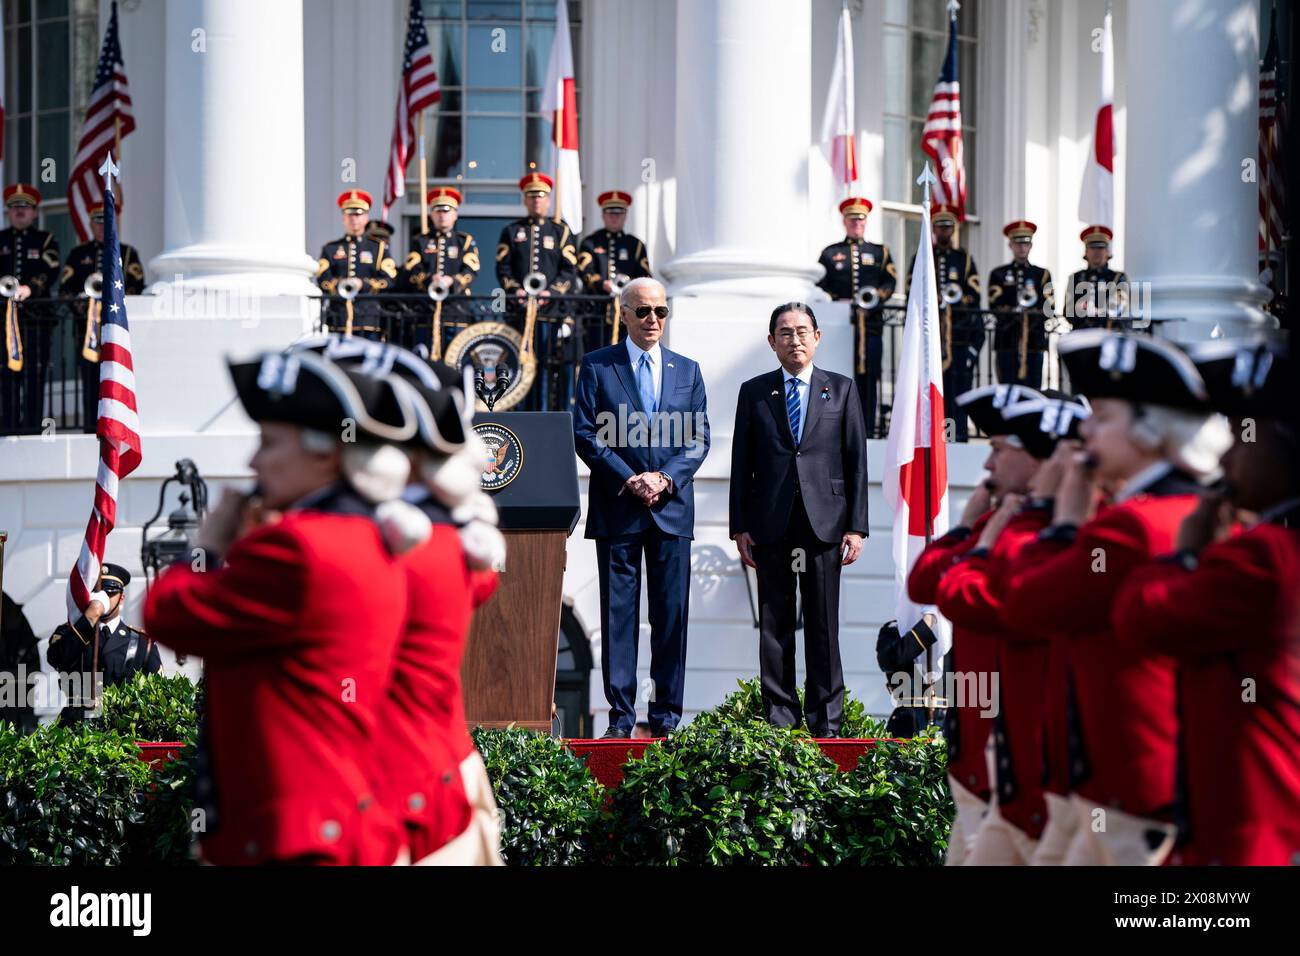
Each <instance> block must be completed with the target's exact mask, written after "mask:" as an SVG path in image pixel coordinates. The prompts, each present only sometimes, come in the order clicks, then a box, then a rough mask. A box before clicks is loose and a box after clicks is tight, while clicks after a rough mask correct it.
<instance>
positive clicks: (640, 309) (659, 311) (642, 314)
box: [636, 305, 668, 319]
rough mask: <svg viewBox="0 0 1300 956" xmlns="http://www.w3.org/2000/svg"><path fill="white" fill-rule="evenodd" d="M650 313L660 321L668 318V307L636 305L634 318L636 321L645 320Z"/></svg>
mask: <svg viewBox="0 0 1300 956" xmlns="http://www.w3.org/2000/svg"><path fill="white" fill-rule="evenodd" d="M651 312H653V313H654V314H655V315H657V316H658V317H659V318H661V319H666V318H668V306H666V305H654V306H651V305H638V306H637V307H636V317H637V318H638V319H644V318H647V317H648V316H649V315H650V313H651Z"/></svg>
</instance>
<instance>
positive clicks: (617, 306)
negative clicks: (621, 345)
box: [609, 296, 623, 345]
mask: <svg viewBox="0 0 1300 956" xmlns="http://www.w3.org/2000/svg"><path fill="white" fill-rule="evenodd" d="M610 308H611V309H612V310H613V315H614V331H613V332H611V333H610V337H609V344H610V345H618V326H619V320H620V319H621V318H622V317H623V303H622V301H621V300H620V298H619V297H618V296H614V303H613V305H612V306H611V307H610Z"/></svg>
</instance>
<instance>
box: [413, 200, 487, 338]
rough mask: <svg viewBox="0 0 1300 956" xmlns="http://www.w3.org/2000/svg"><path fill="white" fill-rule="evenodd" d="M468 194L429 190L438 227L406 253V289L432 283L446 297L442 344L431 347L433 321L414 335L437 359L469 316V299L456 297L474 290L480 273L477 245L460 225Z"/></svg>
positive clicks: (423, 287) (425, 288)
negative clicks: (458, 221) (462, 204)
mask: <svg viewBox="0 0 1300 956" xmlns="http://www.w3.org/2000/svg"><path fill="white" fill-rule="evenodd" d="M463 198H464V197H462V196H461V194H460V191H459V190H456V189H452V188H451V187H450V186H435V187H434V188H433V189H430V190H429V194H428V197H427V202H428V204H429V216H430V218H432V220H433V231H432V232H430V233H429V234H428V235H426V236H421V237H419V239H418V240H417V245H416V247H415V248H414V249H412V250H411V252H410V253H408V254H407V256H406V262H405V263H403V265H402V273H401V276H400V281H399V283H398V288H399V289H401V290H402V291H404V292H427V291H429V289H430V288H434V287H436V288H439V289H442V290H443V292H444V293H445V294H446V296H447V299H446V300H445V301H444V302H443V304H442V309H441V310H437V309H435V310H434V311H435V312H436V314H437V322H436V324H437V325H438V326H439V328H438V332H439V336H440V337H439V340H438V347H437V348H436V349H434V348H432V345H433V342H432V324H426V323H425V322H424V321H421V323H420V324H419V326H418V328H417V330H416V334H415V336H414V341H415V342H416V343H417V344H421V345H424V346H425V347H426V348H429V349H430V352H429V355H430V357H431V358H432V359H433V360H434V361H438V360H439V359H441V358H442V351H443V348H444V347H445V346H446V339H448V338H450V337H451V336H454V335H455V334H456V332H457V331H459V329H458V326H460V327H463V326H464V324H465V323H466V322H467V321H469V318H470V313H469V309H468V308H467V307H466V303H464V302H460V303H457V302H456V301H455V299H456V298H463V297H464V296H468V295H469V294H470V291H469V290H470V286H471V285H473V284H474V280H475V279H476V278H478V270H479V265H480V263H479V256H478V245H477V244H476V243H475V242H474V237H473V236H471V235H470V234H469V233H468V232H457V231H456V219H457V218H458V216H459V209H460V204H461V202H462V201H463Z"/></svg>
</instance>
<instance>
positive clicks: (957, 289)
mask: <svg viewBox="0 0 1300 956" xmlns="http://www.w3.org/2000/svg"><path fill="white" fill-rule="evenodd" d="M960 301H961V286H959V285H958V284H957V283H955V282H948V283H945V284H944V287H943V304H944V305H956V304H957V303H958V302H960Z"/></svg>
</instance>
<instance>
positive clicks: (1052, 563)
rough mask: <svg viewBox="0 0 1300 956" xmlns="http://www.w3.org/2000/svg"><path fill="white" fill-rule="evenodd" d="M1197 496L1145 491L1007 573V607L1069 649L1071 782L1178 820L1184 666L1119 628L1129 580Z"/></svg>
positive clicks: (1162, 547) (1036, 548)
mask: <svg viewBox="0 0 1300 956" xmlns="http://www.w3.org/2000/svg"><path fill="white" fill-rule="evenodd" d="M1196 501H1197V498H1196V496H1195V495H1191V494H1169V495H1165V496H1157V495H1152V494H1145V493H1140V494H1138V495H1136V496H1134V497H1133V498H1130V499H1128V500H1127V501H1125V502H1123V503H1122V504H1117V505H1113V506H1110V507H1104V508H1103V509H1102V510H1101V511H1099V512H1098V514H1097V516H1096V517H1095V518H1093V519H1092V520H1091V521H1089V522H1087V523H1086V524H1084V525H1083V526H1082V527H1080V528H1079V529H1078V534H1077V537H1076V539H1075V540H1074V541H1073V542H1068V541H1061V540H1058V539H1049V540H1038V541H1035V542H1033V543H1032V544H1030V545H1028V546H1027V547H1025V548H1024V549H1023V550H1022V551H1021V552H1020V555H1019V557H1017V558H1016V559H1015V560H1014V561H1013V562H1011V564H1010V566H1009V568H1008V572H1007V589H1006V592H1005V597H1004V611H1005V614H1006V621H1007V624H1008V626H1010V627H1013V628H1016V629H1019V630H1021V631H1029V630H1032V629H1034V628H1042V627H1044V626H1048V627H1051V628H1053V629H1054V633H1055V634H1056V635H1058V637H1059V638H1063V639H1064V640H1065V641H1066V642H1067V643H1068V646H1069V650H1068V659H1069V667H1070V673H1071V675H1072V677H1073V680H1074V691H1075V704H1076V707H1075V711H1076V715H1077V718H1076V720H1074V721H1072V724H1073V725H1074V726H1073V727H1072V731H1073V732H1074V733H1076V734H1077V735H1078V739H1077V742H1075V744H1074V745H1073V746H1072V747H1071V752H1070V761H1071V764H1072V766H1071V774H1070V777H1071V782H1072V784H1073V789H1074V790H1075V791H1076V792H1078V793H1079V794H1080V795H1081V796H1083V797H1085V798H1087V799H1088V800H1090V801H1092V802H1094V803H1095V804H1096V805H1097V806H1100V807H1115V808H1117V809H1120V810H1122V811H1124V812H1125V813H1131V814H1134V815H1136V816H1142V817H1148V818H1156V819H1169V818H1170V817H1171V815H1172V812H1173V805H1174V801H1175V778H1176V776H1177V766H1178V687H1177V668H1176V666H1175V664H1174V661H1173V659H1172V658H1169V657H1167V656H1163V655H1158V654H1150V653H1147V652H1146V651H1144V650H1141V649H1139V648H1136V647H1134V645H1133V644H1132V643H1131V642H1125V641H1121V640H1120V639H1119V638H1118V636H1117V635H1116V633H1115V631H1114V629H1113V628H1112V627H1111V614H1112V611H1113V609H1114V606H1115V598H1116V595H1117V593H1118V591H1119V589H1120V586H1121V585H1122V584H1123V583H1124V581H1125V580H1126V579H1127V578H1128V577H1129V575H1131V574H1132V573H1133V572H1134V571H1135V570H1136V569H1137V568H1139V567H1141V566H1142V565H1144V564H1146V563H1147V562H1148V561H1150V560H1151V559H1152V558H1153V557H1154V556H1156V555H1158V554H1164V553H1166V552H1168V551H1170V550H1172V549H1173V544H1174V540H1175V536H1176V535H1177V533H1178V526H1179V525H1180V524H1181V523H1182V520H1183V518H1184V517H1186V516H1187V514H1188V513H1189V512H1190V511H1191V510H1192V508H1193V507H1195V505H1196Z"/></svg>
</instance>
